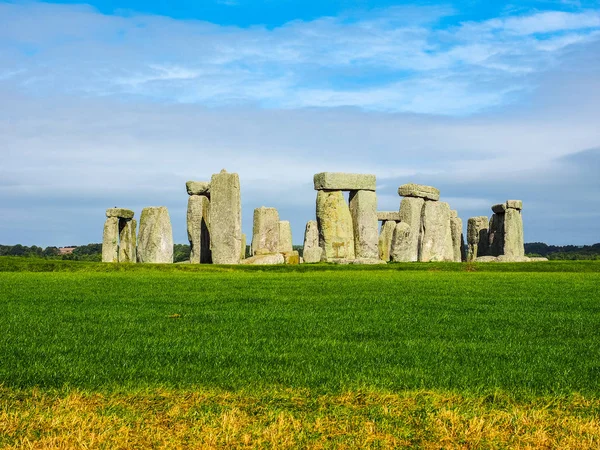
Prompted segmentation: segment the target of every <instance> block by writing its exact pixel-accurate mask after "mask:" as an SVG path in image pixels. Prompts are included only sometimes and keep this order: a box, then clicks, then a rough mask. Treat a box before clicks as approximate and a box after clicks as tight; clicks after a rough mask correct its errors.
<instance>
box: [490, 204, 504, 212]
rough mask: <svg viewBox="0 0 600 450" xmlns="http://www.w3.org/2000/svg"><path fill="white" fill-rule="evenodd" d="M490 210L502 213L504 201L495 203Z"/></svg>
mask: <svg viewBox="0 0 600 450" xmlns="http://www.w3.org/2000/svg"><path fill="white" fill-rule="evenodd" d="M492 211H493V212H494V213H496V214H504V211H506V203H498V204H497V205H492Z"/></svg>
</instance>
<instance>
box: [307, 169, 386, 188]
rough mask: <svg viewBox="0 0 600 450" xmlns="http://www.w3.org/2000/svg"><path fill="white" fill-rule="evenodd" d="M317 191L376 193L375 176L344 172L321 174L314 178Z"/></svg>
mask: <svg viewBox="0 0 600 450" xmlns="http://www.w3.org/2000/svg"><path fill="white" fill-rule="evenodd" d="M314 183H315V190H317V191H319V190H323V189H325V190H330V191H360V190H366V191H374V190H375V175H367V174H361V173H343V172H321V173H318V174H316V175H315V176H314Z"/></svg>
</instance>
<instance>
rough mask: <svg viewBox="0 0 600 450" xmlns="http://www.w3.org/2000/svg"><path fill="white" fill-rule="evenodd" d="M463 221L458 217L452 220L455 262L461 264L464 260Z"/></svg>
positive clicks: (451, 229) (451, 228)
mask: <svg viewBox="0 0 600 450" xmlns="http://www.w3.org/2000/svg"><path fill="white" fill-rule="evenodd" d="M462 228H463V224H462V220H461V219H460V217H458V216H456V217H454V215H453V217H451V218H450V231H451V233H452V250H453V251H452V256H453V260H454V262H461V261H462V260H463V258H462V254H463V252H464V250H463V243H464V240H463V234H462Z"/></svg>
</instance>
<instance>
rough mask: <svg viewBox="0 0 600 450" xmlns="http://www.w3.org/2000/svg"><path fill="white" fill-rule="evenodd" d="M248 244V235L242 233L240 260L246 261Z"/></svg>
mask: <svg viewBox="0 0 600 450" xmlns="http://www.w3.org/2000/svg"><path fill="white" fill-rule="evenodd" d="M247 246H248V244H247V243H246V235H245V234H244V233H242V248H240V259H246V247H247Z"/></svg>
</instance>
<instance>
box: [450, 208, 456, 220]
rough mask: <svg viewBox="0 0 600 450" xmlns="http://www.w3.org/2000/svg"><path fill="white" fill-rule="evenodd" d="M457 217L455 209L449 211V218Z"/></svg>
mask: <svg viewBox="0 0 600 450" xmlns="http://www.w3.org/2000/svg"><path fill="white" fill-rule="evenodd" d="M457 217H458V211H457V210H455V209H452V210H450V218H451V219H456V218H457Z"/></svg>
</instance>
